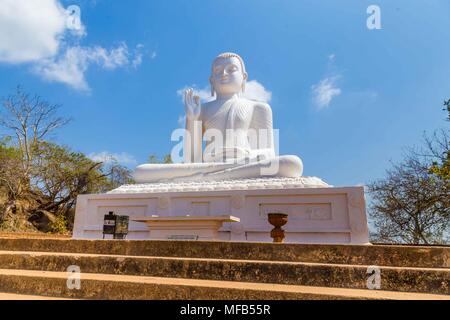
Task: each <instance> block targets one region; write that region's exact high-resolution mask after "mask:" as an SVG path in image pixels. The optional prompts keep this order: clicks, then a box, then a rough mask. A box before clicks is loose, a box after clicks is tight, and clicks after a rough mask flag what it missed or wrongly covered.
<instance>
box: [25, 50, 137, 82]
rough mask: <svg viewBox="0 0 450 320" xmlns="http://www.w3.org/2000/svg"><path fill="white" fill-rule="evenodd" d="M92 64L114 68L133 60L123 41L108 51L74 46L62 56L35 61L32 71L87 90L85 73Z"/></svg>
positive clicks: (55, 80)
mask: <svg viewBox="0 0 450 320" xmlns="http://www.w3.org/2000/svg"><path fill="white" fill-rule="evenodd" d="M93 64H95V65H98V66H100V67H102V68H104V69H107V70H114V69H116V68H118V67H123V66H127V65H130V64H133V65H134V61H133V62H132V61H131V60H130V56H129V52H128V47H127V46H126V44H124V43H123V44H121V45H119V46H118V47H117V48H114V49H111V50H109V51H108V50H106V49H104V48H102V47H93V48H91V47H79V46H76V47H70V48H68V49H67V50H66V51H65V53H64V54H63V55H62V56H59V57H55V58H52V59H44V60H42V61H40V62H39V63H36V64H35V66H34V67H33V71H34V72H35V73H36V74H39V75H40V76H42V77H43V78H44V79H46V80H48V81H52V82H61V83H65V84H67V85H69V86H71V87H73V88H74V89H77V90H89V86H88V84H87V82H86V79H85V73H86V71H87V70H88V68H89V66H90V65H93Z"/></svg>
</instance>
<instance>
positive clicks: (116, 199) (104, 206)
mask: <svg viewBox="0 0 450 320" xmlns="http://www.w3.org/2000/svg"><path fill="white" fill-rule="evenodd" d="M109 211H114V213H115V214H119V215H128V216H130V233H129V235H128V237H127V238H128V239H149V231H148V228H147V226H146V225H145V224H142V223H137V222H134V221H132V220H133V217H146V216H147V217H151V216H153V215H157V216H167V217H170V216H182V215H196V216H222V215H232V216H234V217H237V218H240V222H235V223H224V225H223V226H222V228H220V230H219V235H218V236H219V239H220V240H224V241H263V242H271V241H272V239H271V238H270V230H271V229H272V226H271V225H270V224H269V222H268V218H267V214H268V213H272V212H282V213H286V214H288V215H289V218H288V223H287V224H286V225H285V227H284V229H285V230H286V239H285V242H288V243H289V242H290V243H342V244H345V243H350V244H368V243H369V233H368V226H367V218H366V208H365V199H364V188H363V187H339V188H335V187H331V186H329V185H327V184H326V183H324V182H323V181H322V180H320V179H318V178H306V177H301V178H271V179H246V180H234V181H221V182H208V183H206V182H203V183H201V182H196V183H178V184H177V183H166V184H164V183H158V184H142V185H127V186H122V187H120V188H118V189H116V190H113V191H112V192H110V193H107V194H97V195H81V196H79V197H78V201H77V208H76V216H75V226H74V232H73V237H74V238H76V239H100V238H101V237H102V227H103V217H104V215H105V214H107V213H108V212H109Z"/></svg>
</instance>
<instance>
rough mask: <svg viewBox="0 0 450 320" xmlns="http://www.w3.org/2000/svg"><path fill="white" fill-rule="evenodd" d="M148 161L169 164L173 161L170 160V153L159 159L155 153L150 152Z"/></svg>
mask: <svg viewBox="0 0 450 320" xmlns="http://www.w3.org/2000/svg"><path fill="white" fill-rule="evenodd" d="M148 162H149V163H155V164H157V163H165V164H169V163H173V161H172V157H171V156H170V154H166V155H165V156H164V157H163V158H162V159H159V158H158V157H157V156H156V155H154V154H151V155H150V156H149V157H148Z"/></svg>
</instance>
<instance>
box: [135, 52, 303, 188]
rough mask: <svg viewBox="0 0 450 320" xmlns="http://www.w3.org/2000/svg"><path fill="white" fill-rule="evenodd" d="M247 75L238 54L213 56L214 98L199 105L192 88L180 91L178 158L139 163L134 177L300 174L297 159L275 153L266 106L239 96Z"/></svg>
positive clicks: (208, 178) (189, 178)
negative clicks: (181, 138)
mask: <svg viewBox="0 0 450 320" xmlns="http://www.w3.org/2000/svg"><path fill="white" fill-rule="evenodd" d="M247 79H248V75H247V72H246V70H245V65H244V61H243V60H242V58H241V57H240V56H239V55H237V54H235V53H222V54H220V55H219V56H217V57H216V58H215V59H214V62H213V64H212V70H211V77H210V84H211V94H212V96H215V97H216V99H215V100H213V101H211V102H208V103H204V104H202V103H201V102H200V98H199V97H198V96H194V91H193V89H188V90H186V91H185V94H184V100H185V111H186V132H185V137H184V149H183V153H184V163H174V164H143V165H140V166H138V167H137V168H136V170H135V172H134V179H135V180H136V182H137V183H151V182H172V181H175V182H176V181H211V180H232V179H246V178H261V177H265V178H267V177H300V176H301V175H302V172H303V164H302V161H301V160H300V158H298V157H297V156H292V155H288V156H277V155H276V153H275V148H274V138H273V125H272V110H271V108H270V106H269V105H268V104H267V103H264V102H258V101H253V100H249V99H246V98H244V97H242V93H243V92H245V83H246V80H247ZM203 141H206V144H205V148H204V150H202V149H203V148H202V145H203V143H202V142H203Z"/></svg>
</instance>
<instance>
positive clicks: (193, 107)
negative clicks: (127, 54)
mask: <svg viewBox="0 0 450 320" xmlns="http://www.w3.org/2000/svg"><path fill="white" fill-rule="evenodd" d="M184 108H185V111H186V117H187V118H188V119H190V120H196V119H198V118H199V117H200V113H201V111H202V106H201V103H200V97H199V96H195V95H194V89H192V88H189V89H187V90H185V91H184Z"/></svg>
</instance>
